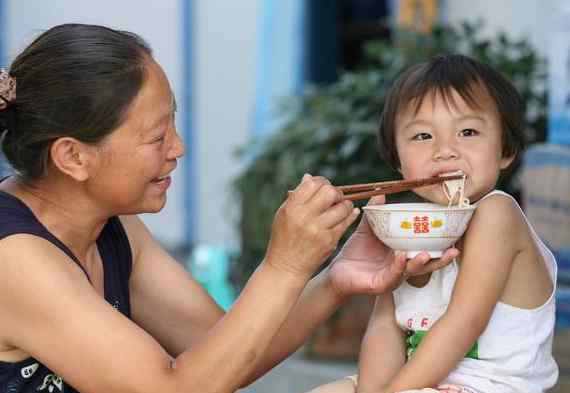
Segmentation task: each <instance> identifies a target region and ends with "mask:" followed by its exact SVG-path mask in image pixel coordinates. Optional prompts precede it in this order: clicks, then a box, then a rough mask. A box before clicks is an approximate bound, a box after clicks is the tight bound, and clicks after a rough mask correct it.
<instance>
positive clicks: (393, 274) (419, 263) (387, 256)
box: [329, 196, 459, 296]
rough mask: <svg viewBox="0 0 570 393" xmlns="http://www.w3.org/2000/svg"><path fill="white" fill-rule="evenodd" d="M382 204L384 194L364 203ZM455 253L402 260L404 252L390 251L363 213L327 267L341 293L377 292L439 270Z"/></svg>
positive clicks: (345, 294)
mask: <svg viewBox="0 0 570 393" xmlns="http://www.w3.org/2000/svg"><path fill="white" fill-rule="evenodd" d="M382 203H385V198H384V196H379V197H374V198H372V199H371V200H370V201H369V203H368V204H382ZM458 254H459V251H458V250H457V249H455V248H450V249H448V250H446V251H445V252H444V254H443V256H442V257H441V258H440V259H430V257H429V254H428V253H427V252H423V253H420V254H419V255H417V256H416V257H415V258H413V259H409V260H406V257H405V253H404V252H394V251H392V250H390V249H389V248H388V247H387V246H386V245H385V244H384V243H382V242H381V241H380V240H379V239H378V238H377V237H376V236H375V235H374V233H373V232H372V230H371V228H370V226H369V225H368V222H367V221H366V217H365V216H363V217H362V219H361V220H360V223H359V224H358V227H357V228H356V230H355V231H354V233H353V234H352V236H351V237H350V238H349V239H348V240H347V241H346V243H345V245H344V247H343V249H342V250H341V251H340V253H339V254H338V255H337V256H336V258H335V260H334V262H333V264H332V266H331V268H330V273H329V274H330V280H331V283H332V285H333V288H335V290H336V292H337V293H339V294H340V295H342V296H347V295H352V294H356V293H370V294H373V293H375V294H377V293H382V292H385V291H387V290H392V289H393V288H395V287H397V286H398V285H399V284H400V283H401V282H402V280H403V279H405V278H406V277H408V276H412V275H421V274H425V273H429V272H432V271H434V270H437V269H440V268H442V267H443V266H445V265H447V264H449V263H450V262H451V261H452V260H453V258H455V257H456V256H457V255H458Z"/></svg>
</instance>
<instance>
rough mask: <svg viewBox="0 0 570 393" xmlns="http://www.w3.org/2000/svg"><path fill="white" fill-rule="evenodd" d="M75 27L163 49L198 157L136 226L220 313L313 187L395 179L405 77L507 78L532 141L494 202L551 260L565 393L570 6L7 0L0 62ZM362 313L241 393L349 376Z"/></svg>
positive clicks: (404, 0)
mask: <svg viewBox="0 0 570 393" xmlns="http://www.w3.org/2000/svg"><path fill="white" fill-rule="evenodd" d="M67 22H79V23H95V24H102V25H107V26H110V27H113V28H118V29H122V30H130V31H133V32H136V33H137V34H139V35H141V36H142V37H143V38H145V39H146V40H147V41H148V42H149V43H150V45H151V46H152V48H153V50H154V54H155V58H156V59H157V61H158V62H159V63H160V64H161V65H162V66H163V68H164V70H165V72H166V74H167V75H168V77H169V79H170V82H171V85H172V88H173V90H174V93H175V95H176V97H177V101H178V104H179V110H178V118H177V126H178V130H179V133H180V134H181V135H182V136H183V138H184V140H185V143H186V145H187V155H186V156H185V157H184V158H183V159H182V160H181V165H180V166H179V169H178V170H177V171H176V173H175V175H174V178H173V184H172V187H171V189H170V191H169V195H168V198H169V201H168V203H167V206H166V208H165V209H164V210H163V211H162V212H160V213H159V214H153V215H144V216H143V219H144V220H145V222H146V223H147V224H148V226H149V227H150V228H151V231H152V232H153V233H154V235H155V236H156V237H157V239H158V240H159V241H160V242H162V243H163V244H164V245H165V247H167V248H168V249H169V250H170V251H171V252H172V253H173V254H175V255H176V257H177V258H178V260H179V261H180V262H181V263H182V264H184V266H185V267H186V268H187V269H188V270H189V271H191V272H192V273H193V274H194V275H195V276H196V277H197V278H198V280H200V281H201V282H202V283H203V285H204V286H205V287H206V288H207V289H208V290H209V291H210V293H212V295H213V296H214V297H215V299H216V300H217V301H218V302H219V303H220V304H221V305H222V306H223V307H225V308H227V307H229V306H230V305H231V303H232V301H233V300H234V298H235V296H236V294H237V293H239V291H240V289H241V288H242V286H243V284H244V283H245V281H246V280H247V278H248V277H249V275H250V274H251V272H252V271H253V270H254V269H255V267H256V266H257V264H258V263H259V261H260V260H261V259H262V258H263V253H264V250H265V247H266V244H267V240H268V236H269V227H270V224H271V219H272V216H273V213H274V212H275V210H276V209H277V207H278V206H279V204H280V203H281V202H282V201H283V199H284V197H285V195H286V192H287V190H288V189H290V188H291V187H294V185H295V184H296V183H297V182H298V181H299V180H300V178H301V176H302V175H303V173H305V172H309V173H312V174H320V175H325V176H327V177H329V178H330V179H331V180H332V181H333V183H335V184H350V183H362V182H368V181H375V180H377V181H378V180H387V179H392V178H395V177H396V174H395V173H393V172H392V171H391V170H390V169H389V168H388V167H387V166H386V165H385V164H384V163H383V162H382V161H381V160H380V158H379V157H378V155H377V153H376V151H375V147H374V145H375V128H376V123H377V119H378V115H379V112H380V110H381V107H382V104H383V102H384V97H385V93H386V90H387V88H389V86H390V84H391V82H392V81H393V80H394V78H395V76H396V75H397V74H398V72H400V71H401V69H402V68H404V67H406V66H408V65H410V64H412V63H415V62H418V61H421V60H424V59H427V58H429V57H431V56H432V55H434V54H437V53H450V52H456V53H457V52H458V53H464V54H467V55H470V56H473V57H476V58H478V59H480V60H482V61H485V62H487V63H489V64H491V65H492V66H494V67H496V68H498V69H499V70H500V71H501V72H503V73H504V74H505V75H506V76H507V77H509V78H510V79H511V80H512V81H513V82H514V83H515V85H516V86H517V87H518V89H519V90H520V91H521V93H522V95H523V97H524V99H525V101H526V105H527V123H528V127H527V130H526V132H527V137H528V140H529V146H528V148H527V150H526V151H525V153H524V155H523V157H522V160H521V161H520V162H519V163H518V165H516V166H515V168H514V169H513V170H512V171H510V172H509V173H507V174H505V176H504V177H503V178H502V179H501V183H500V188H502V189H504V190H506V191H508V192H510V193H511V194H513V195H514V196H515V197H516V198H517V199H518V200H519V202H520V203H521V204H522V206H523V208H524V209H525V211H526V213H527V215H528V217H529V218H530V220H531V221H532V223H533V225H535V228H536V230H537V231H538V233H539V234H540V235H541V237H542V238H543V239H544V240H545V242H546V243H547V244H548V245H549V246H550V247H551V248H552V250H553V251H554V252H555V254H556V256H557V258H558V263H559V269H560V277H559V283H558V295H557V300H558V315H557V318H558V322H557V337H556V343H555V353H556V356H557V358H558V360H559V363H560V367H561V380H560V383H559V385H558V386H557V388H556V389H557V390H556V391H557V392H563V391H570V383H568V382H567V381H566V378H568V379H569V380H570V340H569V338H570V336H568V335H567V331H570V330H568V328H569V327H570V291H569V290H568V289H567V287H566V285H568V284H570V274H569V273H570V0H550V1H539V0H501V1H495V0H475V1H474V0H453V1H452V0H439V1H438V0H385V1H382V0H239V1H230V0H225V1H222V0H160V1H151V0H120V1H117V0H114V1H112V0H98V1H96V2H95V1H88V0H49V1H39V0H0V66H3V67H7V66H9V64H10V62H11V61H12V59H13V58H14V56H15V55H16V54H17V53H18V52H19V51H20V50H21V49H23V48H24V47H25V46H26V45H27V44H28V43H29V42H30V41H31V40H32V39H33V38H34V37H36V36H37V35H38V34H39V33H41V32H42V31H44V30H45V29H47V28H49V27H51V26H53V25H56V24H60V23H67ZM5 170H7V169H6V168H5ZM409 197H410V195H406V194H403V195H398V196H397V197H396V198H397V199H399V200H405V199H407V198H409ZM569 288H570V287H569ZM369 308H370V299H368V298H366V297H363V298H360V299H358V298H355V299H354V300H353V301H352V302H351V303H350V304H347V305H346V306H345V307H343V309H341V310H339V312H337V313H336V314H335V315H334V316H333V318H331V320H330V321H329V322H328V323H327V324H325V325H323V327H322V328H321V329H320V330H319V331H318V332H317V333H316V334H315V336H314V337H313V338H312V339H311V340H310V342H308V343H307V345H306V347H305V348H303V349H302V350H301V351H299V352H298V353H297V354H295V355H294V356H292V357H291V358H290V359H288V360H287V361H286V362H285V363H283V364H282V365H280V366H279V367H277V369H276V370H274V372H272V373H270V375H268V376H267V377H265V378H263V379H262V380H260V381H259V382H257V383H256V384H254V385H253V386H252V387H250V388H248V389H244V390H243V391H244V392H251V393H253V392H275V393H280V392H302V391H305V390H307V389H309V388H310V387H312V386H315V385H317V384H319V383H324V382H326V381H330V380H331V379H335V378H339V377H342V376H344V375H345V374H347V373H352V372H354V371H355V362H354V360H355V359H356V357H357V355H358V349H359V341H360V338H361V335H362V333H363V329H364V325H365V323H366V319H367V314H368V311H369Z"/></svg>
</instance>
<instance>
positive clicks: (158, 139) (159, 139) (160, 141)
mask: <svg viewBox="0 0 570 393" xmlns="http://www.w3.org/2000/svg"><path fill="white" fill-rule="evenodd" d="M164 138H165V136H164V135H162V136H160V137H158V138H156V139H155V140H154V143H162V142H164Z"/></svg>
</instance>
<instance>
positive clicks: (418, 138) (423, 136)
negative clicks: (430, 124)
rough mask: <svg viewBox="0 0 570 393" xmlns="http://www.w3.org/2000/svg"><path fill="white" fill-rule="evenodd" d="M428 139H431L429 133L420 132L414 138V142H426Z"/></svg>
mask: <svg viewBox="0 0 570 393" xmlns="http://www.w3.org/2000/svg"><path fill="white" fill-rule="evenodd" d="M426 139H431V135H430V134H428V133H427V132H420V133H417V134H415V135H414V136H413V137H412V140H414V141H425V140H426Z"/></svg>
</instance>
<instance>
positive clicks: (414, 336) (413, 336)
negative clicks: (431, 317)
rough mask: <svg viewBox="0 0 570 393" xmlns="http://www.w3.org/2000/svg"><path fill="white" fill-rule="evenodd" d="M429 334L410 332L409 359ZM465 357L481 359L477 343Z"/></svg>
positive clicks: (420, 331) (408, 336)
mask: <svg viewBox="0 0 570 393" xmlns="http://www.w3.org/2000/svg"><path fill="white" fill-rule="evenodd" d="M427 333H428V331H427V330H417V331H414V330H408V333H407V337H406V354H407V358H408V359H409V358H410V356H412V354H413V353H414V352H416V350H417V349H418V346H419V345H420V343H421V342H422V340H423V338H424V337H425V335H426V334H427ZM465 357H466V358H471V359H479V350H478V345H477V341H475V344H473V346H472V347H471V349H470V350H469V352H467V354H465Z"/></svg>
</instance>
